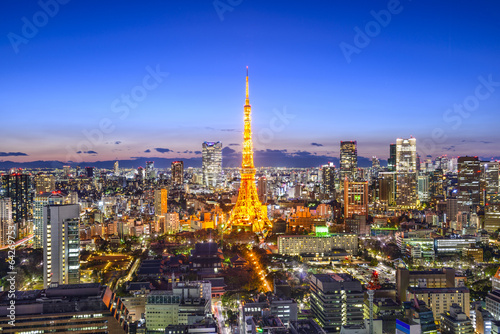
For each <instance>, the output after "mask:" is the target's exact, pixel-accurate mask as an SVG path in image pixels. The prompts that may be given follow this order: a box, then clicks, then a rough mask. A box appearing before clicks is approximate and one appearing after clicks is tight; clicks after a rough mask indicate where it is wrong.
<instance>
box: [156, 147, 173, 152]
mask: <svg viewBox="0 0 500 334" xmlns="http://www.w3.org/2000/svg"><path fill="white" fill-rule="evenodd" d="M155 150H156V151H157V152H160V153H168V152H173V151H172V150H171V149H169V148H161V147H155Z"/></svg>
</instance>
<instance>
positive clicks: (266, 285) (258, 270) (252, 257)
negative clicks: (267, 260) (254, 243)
mask: <svg viewBox="0 0 500 334" xmlns="http://www.w3.org/2000/svg"><path fill="white" fill-rule="evenodd" d="M249 255H250V262H251V263H252V264H253V265H254V270H255V272H256V273H257V275H258V276H259V279H260V280H261V281H262V287H263V288H264V292H269V291H271V286H270V285H269V282H268V281H267V280H266V276H267V274H266V272H265V271H264V270H263V269H262V267H261V265H260V263H259V262H258V261H257V256H255V254H254V253H253V252H250V253H249Z"/></svg>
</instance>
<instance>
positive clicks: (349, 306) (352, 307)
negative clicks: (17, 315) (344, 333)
mask: <svg viewBox="0 0 500 334" xmlns="http://www.w3.org/2000/svg"><path fill="white" fill-rule="evenodd" d="M309 289H310V291H311V311H312V313H313V315H314V317H315V318H316V320H317V321H318V323H319V324H320V326H321V327H322V328H323V329H324V330H326V331H327V332H328V333H340V330H341V327H342V326H343V325H361V324H363V323H364V322H363V299H364V297H363V287H362V286H361V283H360V282H359V281H358V280H357V279H354V278H352V276H350V275H348V274H315V275H312V277H311V280H310V288H309Z"/></svg>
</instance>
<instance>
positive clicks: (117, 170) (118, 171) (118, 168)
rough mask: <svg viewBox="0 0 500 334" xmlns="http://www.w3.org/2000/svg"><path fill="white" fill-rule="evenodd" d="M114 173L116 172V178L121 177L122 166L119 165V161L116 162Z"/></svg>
mask: <svg viewBox="0 0 500 334" xmlns="http://www.w3.org/2000/svg"><path fill="white" fill-rule="evenodd" d="M113 172H114V174H115V176H118V175H120V165H119V163H118V161H115V164H114V166H113Z"/></svg>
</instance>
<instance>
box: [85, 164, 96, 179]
mask: <svg viewBox="0 0 500 334" xmlns="http://www.w3.org/2000/svg"><path fill="white" fill-rule="evenodd" d="M85 173H86V174H87V177H88V178H92V177H94V167H85Z"/></svg>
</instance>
